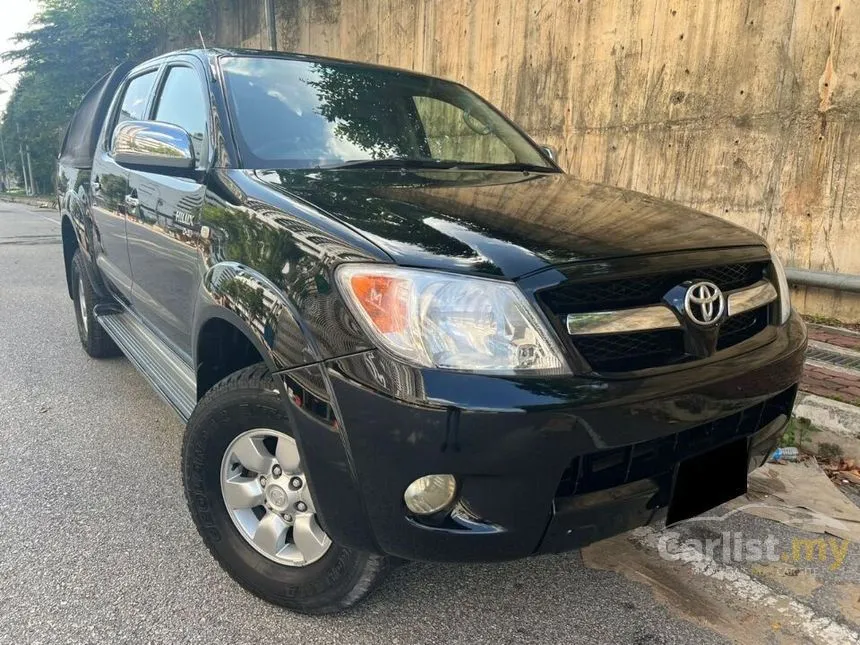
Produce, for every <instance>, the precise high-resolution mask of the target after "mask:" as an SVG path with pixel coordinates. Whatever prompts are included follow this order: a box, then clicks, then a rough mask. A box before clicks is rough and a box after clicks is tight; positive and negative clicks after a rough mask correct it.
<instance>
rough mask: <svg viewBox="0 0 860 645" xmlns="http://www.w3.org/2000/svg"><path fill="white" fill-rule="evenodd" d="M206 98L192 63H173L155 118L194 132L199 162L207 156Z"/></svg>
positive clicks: (195, 151)
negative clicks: (188, 64)
mask: <svg viewBox="0 0 860 645" xmlns="http://www.w3.org/2000/svg"><path fill="white" fill-rule="evenodd" d="M206 111H207V101H206V97H205V95H204V94H203V88H202V87H201V85H200V79H199V78H198V76H197V73H196V72H195V71H194V70H193V69H191V68H190V67H171V68H170V69H169V70H168V72H167V79H166V80H165V81H164V86H163V87H162V89H161V95H160V96H159V98H158V107H156V109H155V120H156V121H162V122H164V123H172V124H173V125H178V126H179V127H180V128H182V129H184V130H185V131H186V132H187V133H188V134H190V135H191V141H192V143H193V145H194V158H195V159H197V163H198V165H199V164H200V163H201V161H204V160H205V159H206V153H207V150H206Z"/></svg>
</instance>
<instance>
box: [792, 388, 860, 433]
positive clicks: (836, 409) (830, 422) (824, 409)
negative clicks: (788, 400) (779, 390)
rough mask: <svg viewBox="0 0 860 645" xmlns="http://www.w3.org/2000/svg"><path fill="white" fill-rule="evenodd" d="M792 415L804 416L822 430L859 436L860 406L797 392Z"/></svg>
mask: <svg viewBox="0 0 860 645" xmlns="http://www.w3.org/2000/svg"><path fill="white" fill-rule="evenodd" d="M794 416H796V417H805V418H807V419H809V420H810V421H812V423H813V424H814V425H816V426H818V427H819V428H822V429H823V430H829V431H830V432H836V433H838V434H841V435H845V436H846V437H851V438H852V439H858V438H860V407H857V406H856V405H849V404H848V403H842V402H841V401H834V400H833V399H827V398H824V397H823V396H818V395H816V394H809V393H807V392H798V393H797V404H796V405H795V407H794Z"/></svg>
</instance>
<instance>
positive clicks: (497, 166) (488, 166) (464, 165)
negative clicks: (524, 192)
mask: <svg viewBox="0 0 860 645" xmlns="http://www.w3.org/2000/svg"><path fill="white" fill-rule="evenodd" d="M448 168H449V169H451V170H512V171H515V172H558V171H557V170H556V169H555V168H551V167H550V166H538V165H535V164H530V163H518V162H513V163H483V162H480V161H460V162H457V163H455V164H454V165H453V166H448Z"/></svg>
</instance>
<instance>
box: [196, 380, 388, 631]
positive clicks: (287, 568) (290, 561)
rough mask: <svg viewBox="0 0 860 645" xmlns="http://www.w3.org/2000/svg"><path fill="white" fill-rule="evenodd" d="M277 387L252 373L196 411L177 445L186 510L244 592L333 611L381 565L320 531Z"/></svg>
mask: <svg viewBox="0 0 860 645" xmlns="http://www.w3.org/2000/svg"><path fill="white" fill-rule="evenodd" d="M277 387H278V386H277V384H276V383H275V379H274V378H273V377H272V376H271V375H270V374H269V372H268V371H267V370H266V368H265V366H264V365H255V366H252V367H249V368H246V369H243V370H240V371H238V372H236V373H234V374H232V375H230V376H228V377H227V378H225V379H224V380H223V381H221V382H220V383H218V385H216V386H215V387H214V388H212V390H210V391H209V392H208V393H207V394H206V396H205V397H204V398H203V400H202V401H201V402H200V403H199V404H198V406H197V408H196V409H195V411H194V413H193V414H192V415H191V419H190V420H189V421H188V426H187V428H186V431H185V441H184V444H183V455H182V468H183V483H184V486H185V495H186V499H187V501H188V507H189V509H190V511H191V515H192V517H193V518H194V523H195V524H196V526H197V530H198V531H199V532H200V535H201V536H202V538H203V541H204V542H205V543H206V546H207V547H208V548H209V551H210V552H211V553H212V555H213V556H214V557H215V559H216V560H217V561H218V562H219V564H220V565H221V566H222V567H223V568H224V569H225V570H226V571H227V573H228V574H230V576H232V577H233V579H234V580H236V581H237V582H238V583H239V584H240V585H242V586H243V587H245V589H247V590H248V591H250V592H252V593H254V594H256V595H258V596H260V597H261V598H263V599H264V600H267V601H269V602H272V603H275V604H278V605H281V606H283V607H286V608H288V609H292V610H294V611H299V612H304V613H313V614H322V613H331V612H335V611H339V610H342V609H345V608H347V607H349V606H351V605H353V604H355V603H356V602H358V601H359V600H361V599H362V598H364V597H365V596H366V595H367V594H368V593H370V591H371V590H372V589H373V587H374V586H375V585H376V583H377V582H378V581H379V579H380V578H381V577H382V574H383V573H384V571H385V569H386V567H387V565H388V560H387V558H385V557H383V556H379V555H374V554H370V553H362V552H359V551H355V550H352V549H348V548H346V547H342V546H340V545H338V544H335V543H334V542H332V541H331V539H330V538H329V536H328V535H326V533H325V531H324V529H323V528H322V527H321V526H320V523H319V521H318V519H317V515H316V507H315V506H314V500H313V496H312V492H311V490H312V485H311V482H310V481H309V479H308V477H307V474H306V473H305V471H304V468H303V465H302V460H301V458H300V456H299V451H298V448H297V446H296V442H295V440H294V438H293V436H292V428H291V426H290V421H289V418H288V417H287V415H286V413H285V412H284V410H283V408H282V407H281V404H280V401H279V400H278V394H277V393H276V390H277Z"/></svg>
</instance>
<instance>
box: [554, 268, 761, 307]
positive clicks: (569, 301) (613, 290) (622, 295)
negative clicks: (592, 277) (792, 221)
mask: <svg viewBox="0 0 860 645" xmlns="http://www.w3.org/2000/svg"><path fill="white" fill-rule="evenodd" d="M766 266H767V263H766V262H748V263H743V264H727V265H725V266H718V267H706V268H699V269H690V270H689V271H683V272H673V273H664V274H660V275H652V276H642V277H632V278H625V279H623V280H606V281H602V282H588V283H570V284H566V285H563V286H561V287H559V288H557V289H552V290H550V291H548V292H546V293H545V294H542V299H543V302H544V303H545V304H546V306H547V307H549V309H550V310H551V311H553V312H554V313H558V314H562V313H563V314H574V313H581V312H585V311H598V310H605V309H626V308H628V307H641V306H643V305H653V304H655V303H658V302H660V300H661V298H662V297H663V295H664V294H665V293H666V292H667V291H668V290H669V289H671V288H672V287H674V286H675V285H677V284H681V283H682V282H684V281H686V280H707V281H708V282H713V283H714V284H715V285H717V286H718V287H719V288H720V289H722V290H723V291H731V290H732V289H740V288H741V287H747V286H749V285H751V284H754V283H755V282H757V281H759V280H761V279H762V275H763V273H764V270H765V268H766Z"/></svg>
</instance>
